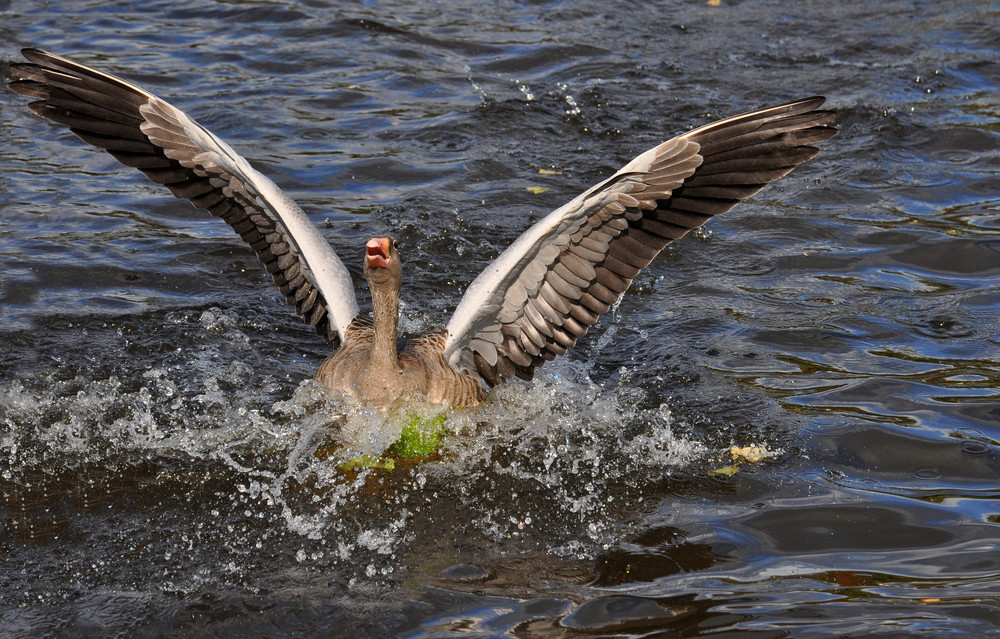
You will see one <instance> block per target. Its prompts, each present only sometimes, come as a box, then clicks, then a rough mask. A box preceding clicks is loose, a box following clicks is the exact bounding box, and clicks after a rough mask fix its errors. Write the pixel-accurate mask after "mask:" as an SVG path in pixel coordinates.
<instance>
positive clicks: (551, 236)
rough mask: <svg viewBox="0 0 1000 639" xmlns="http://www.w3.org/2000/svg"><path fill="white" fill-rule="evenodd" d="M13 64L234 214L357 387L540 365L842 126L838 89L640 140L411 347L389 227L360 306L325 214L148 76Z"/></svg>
mask: <svg viewBox="0 0 1000 639" xmlns="http://www.w3.org/2000/svg"><path fill="white" fill-rule="evenodd" d="M22 53H23V54H24V56H25V58H27V59H28V60H29V61H30V63H15V64H11V65H10V68H11V71H12V72H13V73H14V74H15V75H16V76H17V77H18V78H19V79H17V80H14V81H12V82H11V83H10V84H9V86H10V88H11V89H12V90H13V91H15V92H17V93H20V94H23V95H26V96H29V97H31V98H34V99H35V101H33V102H31V103H30V104H28V108H30V109H31V110H32V111H33V112H34V113H36V114H38V115H40V116H42V117H44V118H47V119H49V120H52V121H54V122H56V123H59V124H62V125H64V126H67V127H69V129H70V131H72V132H73V133H75V134H76V135H77V136H78V137H80V138H81V139H82V140H83V141H84V142H87V143H89V144H92V145H94V146H96V147H99V148H102V149H104V150H106V151H107V152H108V153H110V154H111V155H112V156H113V157H114V158H115V159H117V160H118V161H119V162H121V163H122V164H125V165H126V166H131V167H134V168H137V169H139V170H140V171H142V172H143V173H145V174H146V175H147V176H148V177H149V178H150V179H151V180H153V181H154V182H156V183H158V184H162V185H164V186H166V187H167V188H168V189H170V191H171V193H173V194H174V195H175V196H177V197H181V198H186V199H188V200H190V201H191V203H192V204H193V205H194V206H196V207H198V208H201V209H206V210H207V211H208V212H209V213H211V214H212V215H214V216H216V217H220V218H222V219H223V220H224V221H225V222H226V223H228V224H229V225H230V226H231V227H232V228H233V230H234V231H236V233H237V234H238V235H239V236H240V238H242V240H243V241H244V242H246V243H247V244H248V245H249V246H250V248H251V249H253V251H254V252H255V253H256V255H257V257H258V258H259V259H260V261H261V262H262V263H263V265H264V268H265V269H267V271H268V273H270V274H271V277H272V278H273V279H274V283H275V284H277V285H278V287H279V289H280V290H281V292H282V294H283V295H284V296H285V299H286V300H287V301H288V303H289V304H290V305H292V306H294V307H295V310H296V312H297V313H298V314H299V315H300V316H301V317H302V319H303V320H304V321H305V322H308V323H309V324H311V325H312V326H314V327H315V328H316V330H317V331H318V332H319V333H320V334H321V335H323V336H324V337H326V338H327V339H328V340H330V341H332V342H337V341H338V340H339V342H340V348H339V349H338V350H335V351H334V352H333V353H332V354H331V355H330V356H329V357H328V358H327V359H326V361H324V362H323V363H322V365H321V366H320V368H319V371H318V372H317V373H316V379H317V380H318V381H319V382H321V383H322V384H323V385H325V386H326V387H328V388H330V389H331V390H334V391H344V392H346V393H347V394H349V395H350V396H352V397H354V398H355V399H356V400H357V401H359V402H362V403H366V404H372V405H376V406H387V405H389V404H390V403H392V402H394V401H395V400H397V399H401V398H402V399H415V398H420V397H422V398H424V399H426V400H428V401H430V402H432V403H440V404H446V405H450V406H453V407H463V406H464V407H467V406H472V405H475V404H477V403H479V402H480V401H482V400H483V399H484V397H485V396H486V391H487V389H488V388H491V387H493V386H495V385H497V384H500V383H503V382H504V381H505V380H509V379H512V378H514V377H519V378H522V379H531V378H532V376H533V374H534V371H535V368H537V367H538V366H541V365H542V364H543V363H544V362H545V361H546V360H551V359H553V358H554V357H556V356H557V355H562V354H563V353H565V352H566V351H567V350H568V349H569V348H571V347H572V346H573V345H574V344H576V342H577V340H578V339H580V338H581V337H582V336H583V335H585V334H586V333H587V330H588V329H589V328H590V327H591V326H593V325H594V323H595V322H597V319H598V317H600V316H601V314H602V313H604V312H605V311H607V310H608V309H609V308H611V306H612V305H613V304H614V303H615V302H616V301H617V300H618V299H619V298H620V297H621V296H622V294H623V293H624V292H625V290H626V289H628V287H629V285H630V284H631V282H632V279H633V278H634V277H635V276H636V274H637V273H639V271H640V270H641V269H643V268H645V267H646V265H648V264H649V263H650V262H651V261H652V260H653V258H654V257H656V255H657V254H658V253H659V252H660V251H661V250H663V248H664V247H665V246H666V245H667V244H669V243H670V242H672V241H673V240H676V239H679V238H681V237H682V236H684V235H685V234H686V233H688V232H689V231H690V230H692V229H695V228H698V227H700V226H701V225H703V224H704V223H705V222H707V221H708V220H709V219H710V218H711V217H712V216H714V215H718V214H719V213H724V212H726V211H728V210H729V209H731V208H733V206H735V205H736V204H738V203H739V202H740V201H742V200H743V199H745V198H747V197H749V196H751V195H753V194H754V193H756V192H758V191H759V190H760V189H761V188H763V187H764V186H765V185H766V184H767V183H768V182H771V181H772V180H776V179H778V178H779V177H782V176H783V175H786V174H787V173H789V172H790V171H791V170H792V169H793V168H795V166H797V165H798V164H799V163H801V162H804V161H806V160H808V159H810V158H812V157H814V156H815V155H816V154H817V153H818V152H819V151H818V149H816V148H815V147H813V146H811V145H812V144H813V143H816V142H820V141H823V140H827V139H829V138H832V137H833V136H834V135H836V134H837V130H836V129H835V128H833V127H832V126H830V123H831V122H832V121H833V119H834V115H835V114H834V112H833V111H826V110H819V107H820V105H821V104H822V103H823V101H824V98H822V97H812V98H807V99H804V100H798V101H796V102H789V103H787V104H782V105H779V106H774V107H770V108H766V109H761V110H758V111H753V112H750V113H745V114H743V115H737V116H734V117H730V118H726V119H723V120H719V121H717V122H713V123H711V124H706V125H704V126H701V127H699V128H696V129H694V130H692V131H689V132H687V133H684V134H683V135H679V136H677V137H675V138H673V139H671V140H668V141H666V142H664V143H662V144H660V145H658V146H656V147H654V148H652V149H650V150H648V151H646V152H645V153H643V154H641V155H639V156H638V157H636V158H635V159H634V160H632V161H631V162H629V163H628V164H626V165H625V167H624V168H622V169H621V170H620V171H618V172H617V173H615V174H614V175H613V176H611V177H610V178H608V179H606V180H604V181H603V182H601V183H600V184H598V185H596V186H594V187H593V188H591V189H588V190H587V191H585V192H584V193H583V194H581V195H580V196H578V197H577V198H575V199H574V200H572V201H571V202H569V203H568V204H566V205H565V206H563V207H561V208H559V209H556V210H555V211H553V212H552V213H550V214H548V215H547V216H545V217H543V218H542V219H541V220H539V221H538V222H536V223H535V224H534V225H533V226H532V227H531V228H529V229H528V230H527V231H526V232H525V233H524V234H523V235H522V236H521V237H520V238H518V239H517V240H516V241H515V242H514V243H513V244H512V245H511V246H510V247H509V248H507V249H506V250H505V251H503V252H502V253H501V254H500V255H499V256H498V257H497V258H496V259H495V260H494V261H493V262H492V263H491V264H490V265H489V266H487V267H486V270H485V271H483V272H482V273H481V274H480V275H479V276H478V277H477V278H476V279H475V280H474V281H473V282H472V284H471V285H470V286H469V288H468V290H467V291H466V292H465V295H464V297H462V299H461V301H460V302H459V304H458V306H457V308H456V309H455V313H454V315H453V316H452V318H451V320H450V321H449V322H448V325H447V327H446V328H445V329H444V330H442V331H438V332H432V333H429V334H427V335H424V336H421V337H416V338H414V339H410V340H409V341H408V342H406V344H405V345H404V346H403V347H402V349H399V348H398V347H397V330H398V314H399V290H400V281H401V279H402V273H403V269H402V265H401V263H400V257H399V253H398V249H397V245H396V242H395V241H394V240H392V239H391V238H373V239H372V240H371V241H370V242H368V244H367V246H366V248H365V257H364V275H365V279H366V280H367V281H368V285H369V287H370V288H371V294H372V315H371V317H368V316H367V315H366V314H364V313H359V310H358V302H357V299H356V297H355V293H354V284H353V282H352V281H351V276H350V274H349V273H348V271H347V269H346V268H345V267H344V264H343V263H342V262H341V261H340V259H339V258H338V257H337V255H336V253H334V251H333V249H332V248H331V247H330V245H329V243H327V241H326V240H325V239H324V237H323V236H322V234H321V233H320V232H319V230H318V229H317V228H316V227H315V226H314V225H313V224H312V222H311V221H310V219H309V217H308V216H307V215H306V214H305V213H304V212H303V211H302V209H300V208H299V207H298V206H297V205H296V204H295V203H294V202H293V201H292V200H291V198H289V197H288V196H287V195H285V193H283V192H282V191H281V190H280V189H279V188H278V187H277V186H276V185H275V184H274V183H273V182H272V181H271V180H269V179H268V178H266V177H265V176H264V175H262V174H261V173H259V172H258V171H256V170H255V169H254V168H253V167H251V166H250V164H249V163H248V162H247V161H246V160H245V159H244V158H243V157H241V156H240V155H239V154H238V153H236V152H235V151H234V150H233V149H232V148H230V147H229V145H227V144H226V143H225V142H223V141H222V140H220V139H219V138H217V137H216V136H215V135H213V134H212V133H211V132H210V131H208V130H207V129H205V128H204V127H202V126H201V125H199V124H198V123H197V122H195V121H194V120H192V119H191V118H190V117H188V116H187V115H186V114H184V113H183V112H182V111H180V110H178V109H176V108H174V107H173V106H171V105H170V104H168V103H166V102H164V101H163V100H161V99H160V98H158V97H156V96H155V95H153V94H151V93H149V92H148V91H146V90H144V89H142V88H140V87H138V86H136V85H134V84H132V83H130V82H127V81H125V80H122V79H120V78H117V77H114V76H112V75H108V74H106V73H102V72H101V71H97V70H96V69H92V68H90V67H88V66H85V65H82V64H78V63H76V62H73V61H71V60H67V59H66V58H63V57H60V56H57V55H53V54H51V53H47V52H45V51H41V50H38V49H24V50H23V51H22Z"/></svg>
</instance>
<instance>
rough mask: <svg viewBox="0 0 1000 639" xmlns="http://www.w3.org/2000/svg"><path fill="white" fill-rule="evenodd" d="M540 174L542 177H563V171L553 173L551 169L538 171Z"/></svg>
mask: <svg viewBox="0 0 1000 639" xmlns="http://www.w3.org/2000/svg"><path fill="white" fill-rule="evenodd" d="M538 172H539V173H541V174H542V175H562V174H563V172H562V171H551V170H549V169H538Z"/></svg>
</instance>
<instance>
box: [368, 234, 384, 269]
mask: <svg viewBox="0 0 1000 639" xmlns="http://www.w3.org/2000/svg"><path fill="white" fill-rule="evenodd" d="M365 266H367V267H368V268H389V238H387V237H373V238H372V239H370V240H368V244H367V245H366V246H365Z"/></svg>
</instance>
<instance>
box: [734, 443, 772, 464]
mask: <svg viewBox="0 0 1000 639" xmlns="http://www.w3.org/2000/svg"><path fill="white" fill-rule="evenodd" d="M729 453H730V454H731V455H732V456H733V461H734V462H737V461H740V460H741V459H742V460H745V461H748V462H751V463H757V462H759V461H761V460H762V459H764V458H765V457H768V456H769V455H770V454H771V453H770V452H769V451H768V450H767V449H766V448H764V447H763V446H744V447H743V448H740V447H739V446H733V447H732V448H730V449H729Z"/></svg>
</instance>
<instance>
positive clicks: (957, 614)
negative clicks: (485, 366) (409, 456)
mask: <svg viewBox="0 0 1000 639" xmlns="http://www.w3.org/2000/svg"><path fill="white" fill-rule="evenodd" d="M0 18H2V19H0V34H2V35H3V36H4V37H3V42H4V44H3V45H2V47H0V59H2V60H3V61H4V62H9V61H13V60H15V59H17V58H18V57H19V56H18V54H17V50H18V49H19V48H20V47H21V46H39V47H43V48H47V49H50V50H53V51H55V52H58V53H64V54H68V55H73V56H75V57H77V59H79V60H81V61H84V62H87V63H91V64H95V65H98V66H100V67H102V68H104V69H106V70H109V71H111V72H113V73H116V74H119V75H124V76H126V77H128V78H130V79H132V80H134V81H137V82H139V83H141V84H143V85H144V86H146V87H148V88H149V89H150V90H152V91H154V92H155V93H158V94H160V95H161V96H163V97H165V98H167V99H169V100H170V101H171V102H173V103H174V104H176V105H177V106H179V107H181V108H182V109H184V110H185V111H187V112H188V113H190V114H192V115H193V116H194V117H196V118H197V119H198V120H199V121H200V122H202V123H203V124H205V125H206V126H208V127H210V128H211V129H212V130H213V131H215V132H216V133H217V134H219V135H220V136H222V137H223V138H225V139H226V140H228V141H229V142H230V143H231V144H232V145H233V146H234V147H236V148H237V149H239V150H240V151H242V152H243V153H244V154H245V155H246V156H247V157H248V158H249V159H251V161H253V162H254V163H255V164H256V165H257V166H258V168H260V169H261V170H262V171H264V172H265V173H267V174H268V175H270V176H271V177H272V178H274V179H275V180H276V181H277V182H278V183H279V184H280V185H281V186H282V187H283V188H284V189H286V190H287V191H288V192H289V193H291V194H292V195H293V196H294V197H295V198H296V199H297V200H298V201H299V202H300V203H301V204H302V205H303V206H304V208H305V209H306V210H307V211H308V212H309V213H310V214H311V215H312V217H313V219H314V220H315V221H316V222H318V223H320V224H321V226H322V228H323V230H324V233H325V234H326V236H327V237H328V238H329V239H330V241H331V243H332V244H333V246H334V247H335V249H336V250H337V251H338V253H339V254H340V255H341V256H342V257H344V258H345V261H346V262H347V264H348V265H349V266H350V268H351V269H352V270H353V272H354V274H355V275H356V276H358V275H359V271H360V269H359V266H360V253H361V251H360V248H359V247H361V246H363V244H364V242H365V241H366V240H367V239H368V238H369V237H371V236H372V235H376V234H379V233H383V232H390V233H392V234H394V235H396V236H397V237H398V238H399V239H400V241H401V243H402V245H403V247H404V250H405V256H404V257H405V260H406V262H405V265H406V269H407V275H406V282H405V288H404V293H403V303H404V308H403V313H404V318H403V327H404V329H405V330H407V331H411V332H419V331H423V330H426V329H429V328H433V327H437V326H441V325H444V324H445V323H446V321H447V318H448V316H449V314H450V311H451V309H452V308H453V307H454V305H455V304H456V303H457V301H458V299H459V298H460V296H461V293H462V291H463V289H464V286H465V285H467V283H468V282H470V281H471V280H472V279H473V278H474V277H475V275H476V274H478V272H479V270H480V269H481V268H482V267H483V266H484V265H485V264H486V263H487V262H488V261H489V260H490V259H492V258H493V257H494V256H495V255H496V254H498V253H499V251H500V250H502V249H503V248H504V247H505V246H506V245H508V244H509V243H510V242H511V241H513V240H514V239H515V238H516V237H517V236H518V235H519V234H520V233H521V232H522V231H523V230H524V229H525V228H527V226H528V225H529V224H530V223H531V222H532V221H533V220H535V219H537V218H538V217H539V216H540V215H543V214H544V213H546V212H548V211H549V210H551V209H552V208H555V207H556V206H558V205H560V204H562V203H563V202H565V201H567V200H568V199H570V198H571V197H573V196H575V195H576V194H577V193H579V192H580V191H581V190H583V189H584V188H586V187H587V186H589V185H591V184H594V183H596V182H597V181H599V180H600V179H602V178H603V177H604V176H606V175H608V174H609V173H611V172H613V171H614V170H616V169H617V168H618V167H620V166H621V165H622V164H624V163H625V162H626V161H628V160H629V159H630V158H631V157H633V156H634V155H636V154H638V153H639V152H641V151H643V150H645V149H647V148H649V147H651V146H653V145H654V144H655V143H657V142H658V141H660V140H662V139H664V138H666V137H669V136H670V135H673V134H675V133H677V132H679V131H682V130H685V129H686V128H689V127H693V126H696V125H698V124H702V123H705V122H707V121H709V120H710V119H713V118H716V117H721V116H724V115H729V114H733V113H736V112H739V111H742V110H748V109H751V108H756V107H760V106H764V105H768V104H774V103H778V102H781V101H785V100H790V99H795V98H799V97H804V96H807V95H812V94H825V95H827V96H828V97H829V104H830V105H831V106H832V107H833V108H836V109H837V110H838V111H839V112H840V115H839V118H838V126H839V127H840V129H841V134H840V136H839V137H837V138H835V139H834V140H832V141H830V142H828V143H824V144H823V145H822V146H823V152H822V153H821V154H820V156H819V157H818V158H817V159H816V160H814V161H812V162H810V163H808V164H807V165H805V166H803V167H801V168H800V169H799V170H797V171H796V172H795V173H793V174H792V175H791V176H789V177H788V178H785V179H784V180H782V181H780V182H779V183H777V184H775V185H772V186H771V187H769V188H768V189H767V190H765V191H763V192H762V193H761V194H760V195H759V196H758V197H757V198H756V199H754V200H753V201H752V202H749V203H746V204H744V205H742V206H740V207H739V208H738V209H736V210H735V211H733V212H732V213H730V214H727V215H725V216H723V217H721V218H719V219H717V220H714V221H713V222H712V223H711V224H710V226H709V227H708V228H707V229H706V230H705V232H704V233H700V234H698V235H694V236H691V237H688V238H686V239H684V240H683V241H681V242H679V243H678V244H676V245H675V246H673V247H671V248H670V249H668V250H667V251H666V252H665V253H664V255H663V256H661V257H660V258H659V259H658V260H656V261H655V262H654V263H653V265H652V266H651V267H650V268H649V269H648V270H646V271H645V272H644V273H643V274H642V275H640V277H639V278H638V279H637V280H636V282H635V284H634V286H633V290H632V291H631V292H630V293H629V295H627V296H626V297H625V298H624V300H623V301H622V303H621V304H620V306H619V307H618V308H617V309H615V311H614V312H612V313H610V314H609V315H608V316H606V317H605V318H604V319H603V320H602V322H601V323H600V324H598V325H597V326H596V327H595V329H594V330H593V331H592V333H591V335H590V336H588V338H587V339H586V340H584V341H583V342H582V343H581V344H580V345H579V347H578V348H577V349H575V350H574V351H573V352H572V354H571V356H569V357H567V358H564V359H563V360H562V361H559V362H553V363H552V364H547V365H546V366H545V367H544V368H543V369H542V370H541V372H540V375H539V379H538V380H537V382H536V383H534V384H531V385H522V384H512V385H510V386H508V387H506V388H504V389H502V390H501V391H500V392H499V393H497V395H496V396H495V398H494V399H493V401H491V402H490V403H489V404H488V405H487V406H486V407H485V408H484V409H483V410H482V411H481V412H479V413H473V414H470V413H467V412H459V413H456V414H453V415H451V416H450V417H449V421H448V427H449V429H450V431H451V433H452V434H451V435H450V436H449V437H447V438H446V440H445V443H444V445H443V450H442V451H441V454H440V455H439V456H436V457H435V458H432V459H429V460H425V461H422V462H412V461H409V462H408V461H399V462H398V463H397V464H396V467H395V469H394V470H392V471H386V470H379V469H372V468H360V469H359V468H354V469H350V468H348V467H347V466H345V465H344V464H345V462H346V461H348V460H350V459H352V458H354V457H357V456H358V455H361V454H377V453H378V452H380V451H381V450H383V449H384V448H385V446H386V445H387V444H388V443H389V442H391V440H392V439H393V438H394V437H395V434H396V432H398V430H393V429H399V428H400V423H399V421H398V420H397V421H396V422H393V423H390V424H386V423H385V422H384V420H383V419H382V418H381V416H379V415H377V414H372V413H369V412H366V411H360V412H354V411H347V412H348V415H347V417H346V418H341V419H335V418H334V417H333V415H335V414H337V413H339V412H344V408H345V407H343V406H338V405H336V403H335V402H334V401H333V400H331V399H329V398H328V397H326V396H325V395H324V394H323V393H322V392H320V391H319V389H317V388H315V387H314V385H312V384H311V383H310V382H308V381H306V380H308V378H309V377H310V376H311V375H312V373H313V372H314V370H315V368H316V367H317V366H318V364H319V362H320V361H321V360H322V358H323V357H324V356H325V355H326V347H325V346H324V345H323V344H322V343H320V342H319V341H318V340H317V338H316V336H315V335H314V334H313V333H312V332H311V331H310V330H309V329H308V328H307V327H304V326H302V325H300V324H298V323H297V321H296V319H295V318H294V317H293V315H292V313H291V312H290V311H289V310H288V309H287V308H286V307H285V306H284V304H283V302H282V301H281V299H280V298H279V296H278V294H277V291H275V290H273V289H272V287H271V286H270V285H269V283H268V281H267V277H266V275H265V274H264V273H263V270H262V269H261V268H260V267H259V266H258V265H257V263H256V262H255V259H254V258H253V257H252V256H251V255H249V254H248V252H247V251H246V250H245V249H244V247H243V246H242V245H241V244H240V242H239V241H238V240H237V239H236V238H235V236H233V235H232V233H231V231H230V230H229V229H228V228H227V227H225V225H223V224H221V223H220V222H219V221H218V220H214V219H210V218H207V217H206V216H205V215H204V214H203V213H202V212H200V211H196V210H194V209H192V208H190V207H189V206H188V205H187V204H186V203H184V202H180V201H177V200H174V199H173V198H171V197H170V196H169V195H165V194H164V193H163V192H162V190H161V188H160V187H157V186H155V185H153V184H150V183H148V182H147V181H145V179H144V178H143V177H142V176H141V175H139V174H137V173H136V174H133V173H132V172H130V171H128V170H125V169H122V168H120V167H119V166H118V165H117V163H115V162H114V161H113V160H111V159H110V158H108V157H107V156H106V155H102V154H99V153H97V152H95V151H93V150H92V149H90V148H87V147H85V146H84V145H83V144H81V143H79V142H78V141H77V140H76V139H75V138H73V137H72V136H71V135H70V134H68V133H66V132H63V131H60V130H58V129H57V128H55V127H53V126H51V125H49V124H47V123H45V122H43V121H41V120H39V119H37V118H35V117H33V116H32V115H31V114H30V113H28V111H27V110H26V109H25V108H24V106H23V103H24V101H23V100H22V99H21V98H20V97H19V96H16V95H13V94H10V93H7V92H3V93H0V139H2V144H0V167H2V169H0V343H2V344H3V348H2V349H0V494H2V495H3V500H2V502H0V509H2V510H0V523H2V526H3V528H2V535H0V627H2V628H3V630H4V633H3V634H4V636H8V637H42V636H67V635H71V636H86V637H91V636H92V637H103V636H130V637H143V636H161V635H174V636H184V635H191V636H205V635H214V636H220V637H242V636H248V635H251V634H252V635H254V636H269V637H280V636H304V637H341V636H349V637H355V636H358V637H363V636H386V635H388V636H406V637H450V636H482V637H497V636H509V637H521V638H527V637H548V636H608V635H613V636H629V637H640V636H642V637H652V636H678V635H680V636H696V635H709V634H711V635H713V636H732V635H735V634H739V635H740V636H760V637H772V636H797V637H798V636H801V637H805V636H824V635H834V636H845V635H850V636H869V635H896V636H899V635H905V634H912V633H916V632H923V633H924V634H930V635H936V634H955V633H967V634H973V635H975V634H980V635H981V634H985V633H988V632H990V631H996V630H997V628H998V627H1000V610H998V605H997V604H998V599H1000V552H998V550H1000V487H998V486H1000V482H998V476H1000V396H998V390H997V389H998V387H1000V321H998V319H997V318H998V316H1000V195H998V194H1000V124H998V123H1000V109H998V106H997V105H998V103H1000V102H998V97H997V96H998V95H1000V92H998V85H1000V71H998V67H997V64H996V62H997V60H998V59H1000V47H998V44H997V43H998V42H1000V27H998V25H1000V7H998V5H997V4H996V3H995V2H987V1H975V0H968V1H965V2H955V3H910V2H894V1H880V2H875V3H868V4H857V3H854V4H850V3H841V4H839V5H837V4H831V3H827V2H798V3H794V4H788V3H778V2H755V3H749V2H731V1H729V0H722V2H721V3H720V4H719V6H712V5H711V4H706V3H699V2H670V3H624V2H617V3H616V2H613V3H610V4H609V3H607V2H601V3H589V2H583V3H581V2H548V3H511V2H502V3H478V4H467V5H466V4H457V3H421V4H419V6H414V4H413V3H330V4H329V5H327V4H325V3H320V2H309V3H281V2H267V3H258V2H210V1H208V0H204V1H201V2H194V3H182V4H178V3H141V4H140V3H128V2H74V1H70V2H60V3H41V2H18V1H10V0H8V1H5V2H0ZM541 169H545V170H546V172H541V171H540V170H541ZM351 256H358V259H352V257H351ZM359 279H360V278H359ZM361 295H362V297H363V296H364V291H363V290H362V292H361ZM362 304H364V302H362ZM734 446H735V447H749V446H759V447H762V448H763V450H764V451H765V453H766V454H765V455H764V457H763V458H762V459H761V460H760V461H757V462H751V461H748V460H738V461H737V462H735V463H734V458H733V456H732V453H731V452H730V449H731V447H734Z"/></svg>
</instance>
